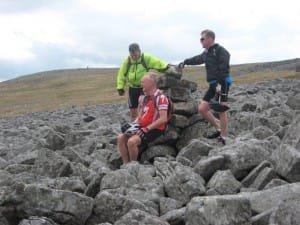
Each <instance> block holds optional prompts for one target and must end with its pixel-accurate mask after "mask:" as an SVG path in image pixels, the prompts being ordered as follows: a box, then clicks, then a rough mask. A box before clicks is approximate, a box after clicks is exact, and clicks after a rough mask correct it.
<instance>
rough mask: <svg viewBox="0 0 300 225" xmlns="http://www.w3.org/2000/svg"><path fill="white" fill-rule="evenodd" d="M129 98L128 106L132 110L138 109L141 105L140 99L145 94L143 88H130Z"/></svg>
mask: <svg viewBox="0 0 300 225" xmlns="http://www.w3.org/2000/svg"><path fill="white" fill-rule="evenodd" d="M128 93H129V97H128V106H129V108H130V109H134V108H137V107H138V105H139V97H140V95H141V94H143V89H142V88H132V87H129V91H128Z"/></svg>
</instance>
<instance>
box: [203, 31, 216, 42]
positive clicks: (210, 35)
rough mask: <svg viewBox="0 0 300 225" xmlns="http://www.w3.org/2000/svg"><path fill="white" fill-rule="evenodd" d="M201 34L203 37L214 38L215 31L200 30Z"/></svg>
mask: <svg viewBox="0 0 300 225" xmlns="http://www.w3.org/2000/svg"><path fill="white" fill-rule="evenodd" d="M201 35H205V37H207V38H211V39H213V40H215V38H216V35H215V33H214V32H213V31H212V30H209V29H206V30H203V31H202V32H201Z"/></svg>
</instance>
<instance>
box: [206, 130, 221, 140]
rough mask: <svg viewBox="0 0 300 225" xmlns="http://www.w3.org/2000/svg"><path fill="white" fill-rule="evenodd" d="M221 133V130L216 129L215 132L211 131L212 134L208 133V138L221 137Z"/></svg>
mask: <svg viewBox="0 0 300 225" xmlns="http://www.w3.org/2000/svg"><path fill="white" fill-rule="evenodd" d="M220 134H221V132H220V131H218V130H216V131H215V132H213V133H211V134H209V135H207V138H208V139H213V138H217V137H219V136H220Z"/></svg>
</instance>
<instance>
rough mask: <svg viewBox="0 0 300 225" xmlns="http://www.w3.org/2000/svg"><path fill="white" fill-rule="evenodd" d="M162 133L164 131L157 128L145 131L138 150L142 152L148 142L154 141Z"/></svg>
mask: <svg viewBox="0 0 300 225" xmlns="http://www.w3.org/2000/svg"><path fill="white" fill-rule="evenodd" d="M163 134H164V131H163V130H158V129H154V130H150V131H149V132H147V133H146V134H145V136H144V138H143V139H142V142H141V144H140V147H139V152H140V153H142V152H143V151H144V150H146V147H147V146H148V143H150V142H152V141H154V140H155V139H156V138H158V137H159V136H161V135H163Z"/></svg>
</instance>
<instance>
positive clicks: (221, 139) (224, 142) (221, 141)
mask: <svg viewBox="0 0 300 225" xmlns="http://www.w3.org/2000/svg"><path fill="white" fill-rule="evenodd" d="M218 142H220V143H222V144H223V145H226V141H225V139H224V138H222V136H219V137H218Z"/></svg>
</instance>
